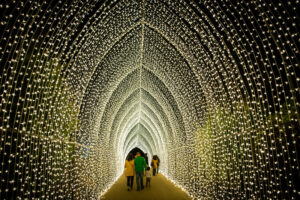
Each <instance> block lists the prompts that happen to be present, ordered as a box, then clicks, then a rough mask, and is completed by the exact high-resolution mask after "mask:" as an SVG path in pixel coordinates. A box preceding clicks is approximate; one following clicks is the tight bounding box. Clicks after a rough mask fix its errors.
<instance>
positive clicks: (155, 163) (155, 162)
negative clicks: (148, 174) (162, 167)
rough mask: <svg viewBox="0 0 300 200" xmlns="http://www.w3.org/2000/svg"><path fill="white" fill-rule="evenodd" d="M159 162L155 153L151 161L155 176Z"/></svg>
mask: <svg viewBox="0 0 300 200" xmlns="http://www.w3.org/2000/svg"><path fill="white" fill-rule="evenodd" d="M157 162H158V159H157V156H156V155H154V156H153V158H152V161H151V167H152V171H153V176H155V174H156V169H157Z"/></svg>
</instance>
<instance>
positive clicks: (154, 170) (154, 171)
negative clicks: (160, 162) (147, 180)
mask: <svg viewBox="0 0 300 200" xmlns="http://www.w3.org/2000/svg"><path fill="white" fill-rule="evenodd" d="M155 174H156V168H153V176H155Z"/></svg>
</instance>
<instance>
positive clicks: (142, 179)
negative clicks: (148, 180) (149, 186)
mask: <svg viewBox="0 0 300 200" xmlns="http://www.w3.org/2000/svg"><path fill="white" fill-rule="evenodd" d="M140 181H141V189H142V190H143V189H144V172H141V179H140Z"/></svg>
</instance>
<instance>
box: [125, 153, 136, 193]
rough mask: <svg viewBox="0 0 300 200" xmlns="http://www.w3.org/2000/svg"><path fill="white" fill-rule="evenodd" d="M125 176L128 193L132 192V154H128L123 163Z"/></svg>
mask: <svg viewBox="0 0 300 200" xmlns="http://www.w3.org/2000/svg"><path fill="white" fill-rule="evenodd" d="M125 176H127V187H128V189H127V190H128V191H129V190H132V186H133V180H134V179H133V177H134V159H133V154H129V155H128V156H127V159H126V161H125Z"/></svg>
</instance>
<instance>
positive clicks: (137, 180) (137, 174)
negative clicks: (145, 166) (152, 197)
mask: <svg viewBox="0 0 300 200" xmlns="http://www.w3.org/2000/svg"><path fill="white" fill-rule="evenodd" d="M136 186H137V191H139V190H140V172H136Z"/></svg>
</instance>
